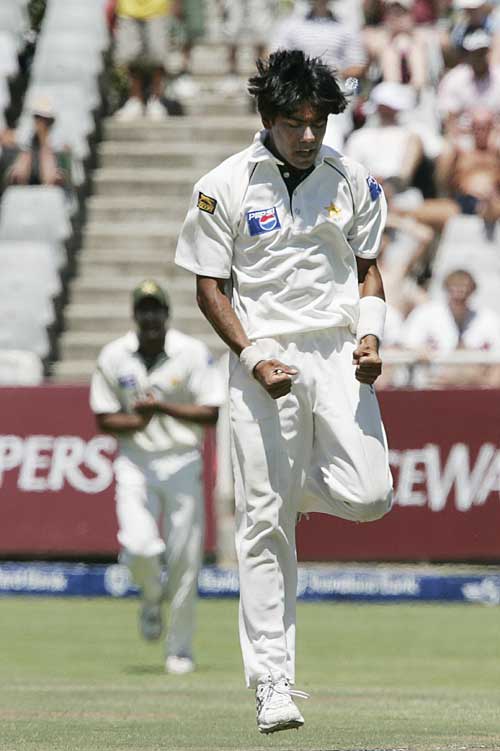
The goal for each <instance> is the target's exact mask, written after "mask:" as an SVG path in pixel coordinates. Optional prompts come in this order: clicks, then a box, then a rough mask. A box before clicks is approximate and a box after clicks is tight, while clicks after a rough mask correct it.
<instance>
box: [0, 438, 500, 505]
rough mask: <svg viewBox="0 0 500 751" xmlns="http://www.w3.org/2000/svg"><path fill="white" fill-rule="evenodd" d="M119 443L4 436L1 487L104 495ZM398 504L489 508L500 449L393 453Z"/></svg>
mask: <svg viewBox="0 0 500 751" xmlns="http://www.w3.org/2000/svg"><path fill="white" fill-rule="evenodd" d="M115 450H116V441H115V439H114V438H113V437H112V436H108V435H97V436H94V437H93V438H91V439H90V440H88V441H87V440H84V439H83V438H81V437H80V436H74V435H69V436H49V435H32V436H28V437H21V436H16V435H0V487H1V486H2V484H3V483H4V482H5V480H6V473H11V472H12V473H16V475H17V483H16V484H17V487H18V488H19V490H22V491H24V492H27V493H43V492H47V491H51V492H55V491H59V490H62V489H63V487H64V485H65V484H67V485H69V486H70V487H73V488H74V489H75V490H78V491H80V492H82V493H101V492H103V491H105V490H106V489H107V488H109V486H110V485H111V483H112V482H113V459H112V455H113V454H114V452H115ZM390 463H391V467H392V469H393V472H394V478H395V491H396V498H395V502H396V504H398V505H399V506H413V507H415V506H420V507H427V508H429V509H430V510H431V511H435V512H439V511H442V510H443V509H444V508H445V507H446V504H447V503H449V502H450V501H449V496H450V494H451V493H453V495H454V506H455V507H456V509H457V510H458V511H463V512H465V511H469V509H471V508H473V507H477V506H482V505H484V504H485V502H486V500H487V499H488V498H489V497H490V496H491V495H492V494H496V495H497V498H498V494H499V493H500V450H499V449H497V448H496V446H494V445H493V444H491V443H484V444H483V445H482V446H481V447H480V449H479V452H478V453H477V455H475V458H474V460H472V458H471V450H470V448H469V446H467V445H466V444H464V443H455V444H454V445H453V446H452V447H451V449H450V452H449V454H448V456H447V457H446V459H445V460H443V458H442V455H441V450H440V447H439V446H437V445H435V444H432V443H428V444H426V445H425V446H424V447H423V448H418V449H404V450H391V451H390Z"/></svg>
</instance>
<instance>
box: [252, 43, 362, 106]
mask: <svg viewBox="0 0 500 751" xmlns="http://www.w3.org/2000/svg"><path fill="white" fill-rule="evenodd" d="M256 64H257V71H258V74H257V75H255V76H252V77H251V78H250V79H249V80H248V92H249V94H250V95H251V96H253V97H254V98H255V100H256V103H257V109H258V110H259V113H260V115H261V117H264V118H266V119H269V120H271V121H272V120H274V118H275V117H276V115H283V116H284V117H289V116H290V115H291V114H292V113H293V112H296V111H297V110H298V109H299V108H300V107H302V106H303V105H304V104H309V105H310V106H311V107H313V108H314V109H315V110H317V111H318V112H319V113H320V114H321V115H322V116H325V117H326V115H329V114H334V115H338V114H339V112H343V111H344V110H345V108H346V106H347V99H346V97H345V95H344V93H343V92H342V90H341V88H340V86H339V83H338V81H337V79H336V78H335V72H334V71H333V70H332V69H331V68H329V67H328V65H325V63H323V62H322V61H321V60H320V58H317V57H307V56H306V55H304V53H303V52H302V50H278V51H277V52H273V54H272V55H270V56H269V59H268V60H257V63H256Z"/></svg>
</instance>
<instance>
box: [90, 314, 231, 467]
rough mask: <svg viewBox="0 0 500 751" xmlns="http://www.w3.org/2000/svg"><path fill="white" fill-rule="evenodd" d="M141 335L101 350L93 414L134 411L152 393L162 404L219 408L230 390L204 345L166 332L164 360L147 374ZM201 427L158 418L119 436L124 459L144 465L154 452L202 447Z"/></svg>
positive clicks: (132, 334)
mask: <svg viewBox="0 0 500 751" xmlns="http://www.w3.org/2000/svg"><path fill="white" fill-rule="evenodd" d="M138 346H139V341H138V338H137V334H136V333H135V332H133V331H130V332H129V333H128V334H126V335H125V336H122V337H120V338H119V339H115V340H114V341H112V342H110V343H109V344H107V345H106V346H105V347H104V348H103V349H102V351H101V353H100V355H99V358H98V361H97V367H96V370H95V372H94V374H93V376H92V382H91V387H90V406H91V409H92V411H93V412H94V413H95V414H107V413H114V412H128V413H131V412H132V411H133V404H134V402H135V401H136V400H137V399H139V398H142V397H144V396H145V395H146V393H147V392H148V391H153V393H154V394H155V396H157V398H158V399H159V400H160V401H165V402H171V403H174V404H200V405H206V406H211V407H218V406H219V405H221V404H223V403H224V401H225V399H226V389H225V386H224V382H223V380H222V377H221V375H220V373H219V370H218V368H217V366H216V365H215V364H214V363H213V362H212V358H211V355H210V353H209V351H208V349H207V347H206V346H205V345H204V344H203V342H200V341H198V340H197V339H194V338H192V337H190V336H186V335H185V334H182V333H181V332H179V331H176V330H175V329H168V331H167V334H166V337H165V357H164V358H163V359H161V360H160V361H158V364H156V365H155V366H154V367H153V368H151V369H150V370H149V371H148V370H147V369H146V366H145V364H144V361H143V359H142V357H141V356H140V355H139V353H138V351H137V350H138ZM202 436H203V426H201V425H197V424H195V423H193V422H188V421H184V420H177V419H175V418H173V417H169V416H168V415H154V416H153V418H152V419H151V421H150V422H149V424H148V426H147V427H146V429H145V430H142V431H135V432H134V433H130V434H122V435H119V436H117V439H118V444H119V450H120V453H121V454H122V455H125V456H128V457H129V458H131V459H133V460H134V461H139V462H140V461H141V458H142V457H144V458H146V457H147V455H148V454H151V453H155V452H157V453H162V454H163V453H165V452H171V451H173V452H186V451H192V450H193V449H198V448H199V446H200V443H201V439H202Z"/></svg>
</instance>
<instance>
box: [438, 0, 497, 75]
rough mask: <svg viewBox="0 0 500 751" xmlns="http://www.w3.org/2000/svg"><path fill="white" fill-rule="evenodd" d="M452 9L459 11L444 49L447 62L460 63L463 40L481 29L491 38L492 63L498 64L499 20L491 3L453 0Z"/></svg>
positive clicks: (474, 0)
mask: <svg viewBox="0 0 500 751" xmlns="http://www.w3.org/2000/svg"><path fill="white" fill-rule="evenodd" d="M453 6H454V8H455V9H456V10H457V11H459V14H458V17H457V18H456V21H455V23H454V24H453V26H452V28H451V30H450V33H449V36H448V39H447V43H446V47H445V50H444V51H445V54H446V55H447V58H448V60H449V62H450V63H451V64H452V65H455V64H456V63H458V62H461V57H462V55H463V41H464V38H465V37H466V36H467V35H468V34H471V33H472V32H473V31H477V30H478V29H482V30H483V31H485V32H486V33H487V34H489V35H490V36H491V37H492V47H493V50H492V62H493V63H494V64H497V65H498V64H499V63H500V19H499V18H498V16H497V15H496V14H495V12H494V10H493V6H492V3H489V2H485V0H454V3H453Z"/></svg>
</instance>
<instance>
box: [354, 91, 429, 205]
mask: <svg viewBox="0 0 500 751" xmlns="http://www.w3.org/2000/svg"><path fill="white" fill-rule="evenodd" d="M414 103H415V94H414V91H413V89H411V87H409V86H404V85H403V84H400V83H393V82H389V81H387V82H385V81H384V82H383V83H380V84H378V86H375V88H374V89H373V90H372V93H371V95H370V105H371V106H372V108H374V109H375V114H376V122H374V123H373V124H371V123H368V124H366V125H364V126H363V127H362V128H359V129H358V130H355V131H354V132H353V133H352V134H351V135H350V137H349V138H348V140H347V143H346V146H345V153H346V154H347V156H349V157H351V158H352V159H355V160H356V161H358V162H361V164H363V165H364V166H365V167H366V168H367V169H368V171H369V172H370V173H371V174H372V175H373V176H374V177H375V178H377V180H378V181H379V182H381V183H382V184H384V188H389V189H388V190H387V192H389V193H391V194H392V193H394V192H400V191H403V190H405V189H406V188H408V186H410V185H411V184H412V181H413V178H414V176H415V172H416V170H417V168H418V166H419V165H420V163H421V161H422V158H423V145H422V141H421V139H420V137H419V136H418V135H417V134H416V133H412V131H411V129H410V127H409V126H408V125H403V124H401V123H400V122H399V119H398V118H399V115H400V113H401V112H405V111H408V110H411V109H412V108H413V106H414ZM388 182H389V183H390V186H387V183H388Z"/></svg>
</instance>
